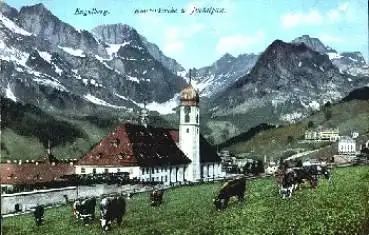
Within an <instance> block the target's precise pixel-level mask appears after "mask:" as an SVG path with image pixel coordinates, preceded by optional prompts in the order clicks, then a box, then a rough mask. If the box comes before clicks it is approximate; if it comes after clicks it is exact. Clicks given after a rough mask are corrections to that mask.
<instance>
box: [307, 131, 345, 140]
mask: <svg viewBox="0 0 369 235" xmlns="http://www.w3.org/2000/svg"><path fill="white" fill-rule="evenodd" d="M339 138H340V132H339V129H338V128H331V129H323V128H318V129H316V130H306V131H305V140H311V141H316V140H319V141H322V140H324V141H331V142H336V141H337V140H339Z"/></svg>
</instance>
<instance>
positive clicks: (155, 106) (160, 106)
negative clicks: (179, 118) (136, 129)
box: [146, 93, 180, 115]
mask: <svg viewBox="0 0 369 235" xmlns="http://www.w3.org/2000/svg"><path fill="white" fill-rule="evenodd" d="M179 96H180V94H179V93H177V94H176V95H175V96H174V97H173V98H172V99H170V100H168V101H166V102H164V103H157V102H151V103H149V104H147V105H146V108H147V109H148V110H151V111H157V112H159V113H160V114H164V115H165V114H171V113H175V111H173V109H174V108H176V107H177V106H178V105H179Z"/></svg>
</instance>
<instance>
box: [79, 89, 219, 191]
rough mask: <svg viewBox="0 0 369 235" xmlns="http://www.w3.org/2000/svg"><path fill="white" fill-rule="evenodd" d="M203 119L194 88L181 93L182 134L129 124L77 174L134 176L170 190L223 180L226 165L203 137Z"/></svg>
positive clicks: (96, 149)
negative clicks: (173, 186)
mask: <svg viewBox="0 0 369 235" xmlns="http://www.w3.org/2000/svg"><path fill="white" fill-rule="evenodd" d="M199 115H200V111H199V95H198V92H197V91H196V90H195V89H194V88H193V86H192V85H191V84H189V85H187V86H186V87H185V88H184V89H183V90H182V92H181V97H180V124H179V130H170V129H166V128H155V127H152V126H148V125H145V124H143V125H135V124H130V123H126V124H123V125H122V126H120V127H118V128H117V129H116V130H114V131H113V132H111V133H109V134H108V137H106V138H105V139H103V140H102V141H101V142H100V143H99V144H97V145H96V146H95V147H94V148H93V149H92V150H91V151H90V152H88V153H87V154H86V155H85V156H84V157H82V158H81V159H80V161H79V162H78V164H77V165H76V174H99V173H116V172H128V173H129V174H130V178H138V179H141V180H143V181H162V182H163V183H165V184H169V183H171V182H183V181H199V180H201V179H202V180H207V179H208V180H210V179H214V178H218V177H221V176H223V174H224V173H223V172H222V167H221V159H220V157H219V156H218V154H217V152H216V150H215V149H214V148H213V147H212V146H211V145H210V144H209V143H208V142H207V141H206V140H205V139H204V138H203V137H202V136H201V135H200V118H199Z"/></svg>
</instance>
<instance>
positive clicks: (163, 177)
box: [142, 176, 168, 182]
mask: <svg viewBox="0 0 369 235" xmlns="http://www.w3.org/2000/svg"><path fill="white" fill-rule="evenodd" d="M159 179H160V181H161V182H168V176H161V177H160V178H159V177H151V180H150V178H144V179H142V180H143V181H147V182H148V181H157V182H158V181H159Z"/></svg>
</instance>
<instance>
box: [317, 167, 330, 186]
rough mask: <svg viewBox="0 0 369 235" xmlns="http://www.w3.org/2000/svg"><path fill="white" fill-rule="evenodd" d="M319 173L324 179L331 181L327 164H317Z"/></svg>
mask: <svg viewBox="0 0 369 235" xmlns="http://www.w3.org/2000/svg"><path fill="white" fill-rule="evenodd" d="M318 171H319V173H320V174H321V175H322V176H324V178H325V179H327V180H328V183H331V181H332V174H331V170H330V169H329V168H328V166H324V165H323V166H318Z"/></svg>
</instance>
